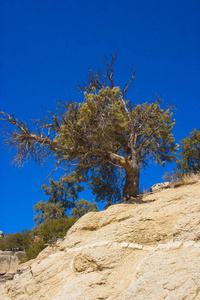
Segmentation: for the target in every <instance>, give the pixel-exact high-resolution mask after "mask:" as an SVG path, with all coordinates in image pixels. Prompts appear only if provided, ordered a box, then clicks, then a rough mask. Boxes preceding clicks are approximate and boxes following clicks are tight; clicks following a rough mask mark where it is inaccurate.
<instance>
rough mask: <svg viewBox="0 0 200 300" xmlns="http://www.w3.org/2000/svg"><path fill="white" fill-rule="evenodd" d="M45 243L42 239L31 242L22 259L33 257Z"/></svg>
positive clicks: (26, 259)
mask: <svg viewBox="0 0 200 300" xmlns="http://www.w3.org/2000/svg"><path fill="white" fill-rule="evenodd" d="M45 247H47V245H45V243H44V241H42V240H39V241H36V242H33V243H32V244H31V245H30V247H29V248H28V249H27V250H26V256H25V259H24V261H28V260H30V259H34V258H36V257H37V256H38V254H39V253H40V252H41V251H42V250H43V249H44V248H45Z"/></svg>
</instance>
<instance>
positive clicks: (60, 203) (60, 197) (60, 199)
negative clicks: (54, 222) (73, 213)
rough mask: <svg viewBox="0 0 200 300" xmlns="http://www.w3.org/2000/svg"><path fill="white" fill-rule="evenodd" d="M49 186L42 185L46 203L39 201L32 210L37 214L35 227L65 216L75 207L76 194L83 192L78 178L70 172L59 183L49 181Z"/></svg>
mask: <svg viewBox="0 0 200 300" xmlns="http://www.w3.org/2000/svg"><path fill="white" fill-rule="evenodd" d="M49 182H50V186H47V185H45V184H43V185H42V189H43V190H44V192H45V194H46V195H48V196H49V199H48V201H47V202H43V201H39V202H38V203H37V204H36V205H34V207H33V209H34V211H35V212H36V213H37V214H36V215H35V216H34V221H35V222H36V224H37V225H39V224H42V223H44V222H45V221H47V220H51V219H58V218H62V217H65V216H66V212H67V211H69V210H71V209H72V208H73V207H75V205H76V200H77V197H78V193H79V192H81V191H83V190H84V187H82V186H81V185H80V184H79V182H80V177H79V178H78V177H77V174H75V173H74V172H72V173H71V174H68V175H64V176H62V177H61V179H60V180H59V181H54V180H53V179H50V180H49Z"/></svg>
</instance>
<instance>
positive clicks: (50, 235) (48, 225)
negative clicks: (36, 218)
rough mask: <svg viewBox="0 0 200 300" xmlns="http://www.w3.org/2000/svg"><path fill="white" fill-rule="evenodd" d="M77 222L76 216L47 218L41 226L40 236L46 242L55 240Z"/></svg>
mask: <svg viewBox="0 0 200 300" xmlns="http://www.w3.org/2000/svg"><path fill="white" fill-rule="evenodd" d="M75 222H76V219H75V218H69V217H64V218H61V219H54V220H51V219H49V220H46V221H45V222H44V223H43V224H41V225H40V226H39V229H38V234H37V235H38V237H39V238H41V239H42V240H43V241H44V242H45V243H50V242H54V241H55V240H56V239H58V238H62V237H64V236H65V235H66V233H67V231H68V230H69V228H70V227H71V226H72V225H74V223H75Z"/></svg>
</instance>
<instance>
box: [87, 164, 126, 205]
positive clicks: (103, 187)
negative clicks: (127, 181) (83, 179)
mask: <svg viewBox="0 0 200 300" xmlns="http://www.w3.org/2000/svg"><path fill="white" fill-rule="evenodd" d="M123 178H124V171H123V170H122V169H119V168H116V167H114V166H113V165H111V164H104V165H102V166H99V167H97V168H94V170H92V172H91V177H90V181H89V186H90V187H91V189H92V191H93V194H94V195H95V196H96V197H95V201H98V202H100V201H101V202H106V203H107V206H109V205H112V204H114V203H117V202H119V201H120V200H121V199H122V189H123V182H122V181H123Z"/></svg>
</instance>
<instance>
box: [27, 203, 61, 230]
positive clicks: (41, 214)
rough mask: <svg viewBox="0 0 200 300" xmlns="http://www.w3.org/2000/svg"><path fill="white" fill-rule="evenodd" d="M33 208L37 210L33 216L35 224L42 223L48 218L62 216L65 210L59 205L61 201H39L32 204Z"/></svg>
mask: <svg viewBox="0 0 200 300" xmlns="http://www.w3.org/2000/svg"><path fill="white" fill-rule="evenodd" d="M33 209H34V211H36V212H37V214H36V215H35V216H34V218H33V220H34V221H35V222H36V224H37V225H39V224H42V223H44V222H45V221H46V220H49V219H59V218H62V217H63V214H64V211H65V209H64V208H63V207H62V205H61V202H58V203H49V202H43V201H39V202H38V203H37V204H35V205H34V206H33Z"/></svg>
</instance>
